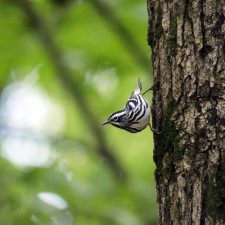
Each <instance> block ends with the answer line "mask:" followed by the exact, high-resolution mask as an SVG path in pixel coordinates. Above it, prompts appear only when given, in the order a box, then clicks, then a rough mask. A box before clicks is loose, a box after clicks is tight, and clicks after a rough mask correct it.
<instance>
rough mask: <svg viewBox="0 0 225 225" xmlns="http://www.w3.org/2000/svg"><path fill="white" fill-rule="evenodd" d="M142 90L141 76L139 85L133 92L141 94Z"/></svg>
mask: <svg viewBox="0 0 225 225" xmlns="http://www.w3.org/2000/svg"><path fill="white" fill-rule="evenodd" d="M141 90H142V85H141V81H140V78H139V79H138V84H137V87H136V89H135V91H134V92H133V94H135V95H139V94H141Z"/></svg>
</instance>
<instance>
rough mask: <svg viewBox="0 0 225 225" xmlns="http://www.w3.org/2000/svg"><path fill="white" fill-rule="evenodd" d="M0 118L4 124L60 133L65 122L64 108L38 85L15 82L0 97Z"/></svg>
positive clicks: (49, 132) (48, 132)
mask: <svg viewBox="0 0 225 225" xmlns="http://www.w3.org/2000/svg"><path fill="white" fill-rule="evenodd" d="M0 118H1V121H3V123H4V125H6V126H9V127H15V128H20V129H31V130H37V131H42V132H46V133H47V134H55V133H58V132H59V131H60V130H61V128H62V127H63V124H64V120H65V117H64V113H63V110H62V108H61V107H60V106H59V104H57V103H56V102H55V101H54V100H52V99H51V98H50V97H49V96H48V95H47V93H45V92H44V91H43V90H41V89H40V88H39V87H37V86H33V85H32V86H30V85H27V84H23V83H13V84H11V85H9V86H8V87H6V88H5V89H4V91H3V93H2V96H1V99H0Z"/></svg>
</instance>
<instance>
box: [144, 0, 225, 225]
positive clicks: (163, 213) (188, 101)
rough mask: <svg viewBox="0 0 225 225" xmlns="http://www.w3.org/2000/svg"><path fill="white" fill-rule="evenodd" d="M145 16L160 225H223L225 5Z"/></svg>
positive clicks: (173, 7)
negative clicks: (149, 51) (152, 76)
mask: <svg viewBox="0 0 225 225" xmlns="http://www.w3.org/2000/svg"><path fill="white" fill-rule="evenodd" d="M148 13H149V34H148V35H149V44H150V45H151V47H152V60H153V69H154V97H153V107H152V113H153V125H154V127H155V128H157V129H159V130H161V131H162V133H161V134H155V137H154V141H155V149H154V160H155V163H156V167H157V168H156V172H155V178H156V185H157V192H158V207H159V224H163V225H167V224H178V225H188V224H195V225H197V224H201V225H203V224H206V225H209V224H210V225H222V224H225V43H224V42H225V22H224V21H225V1H224V0H179V1H178V0H148Z"/></svg>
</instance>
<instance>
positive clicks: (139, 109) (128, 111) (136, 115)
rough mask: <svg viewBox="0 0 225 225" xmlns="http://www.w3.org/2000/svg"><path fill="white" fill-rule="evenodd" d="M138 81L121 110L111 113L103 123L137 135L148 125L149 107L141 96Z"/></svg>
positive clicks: (140, 87)
mask: <svg viewBox="0 0 225 225" xmlns="http://www.w3.org/2000/svg"><path fill="white" fill-rule="evenodd" d="M141 90H142V86H141V82H140V80H138V85H137V88H136V90H135V91H134V92H133V93H132V94H131V96H130V98H129V99H128V101H127V103H126V105H125V107H124V109H123V110H120V111H117V112H114V113H112V114H111V115H110V116H109V118H108V120H107V121H106V122H104V123H103V125H105V124H112V125H113V126H115V127H118V128H121V129H124V130H126V131H129V132H131V133H137V132H140V131H142V130H143V129H145V128H146V127H147V126H148V125H149V120H150V107H149V104H148V102H147V100H146V99H145V98H144V97H143V96H142V94H141Z"/></svg>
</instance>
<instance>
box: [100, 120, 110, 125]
mask: <svg viewBox="0 0 225 225" xmlns="http://www.w3.org/2000/svg"><path fill="white" fill-rule="evenodd" d="M109 123H110V121H108V120H106V121H105V122H104V123H102V125H106V124H109Z"/></svg>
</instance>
